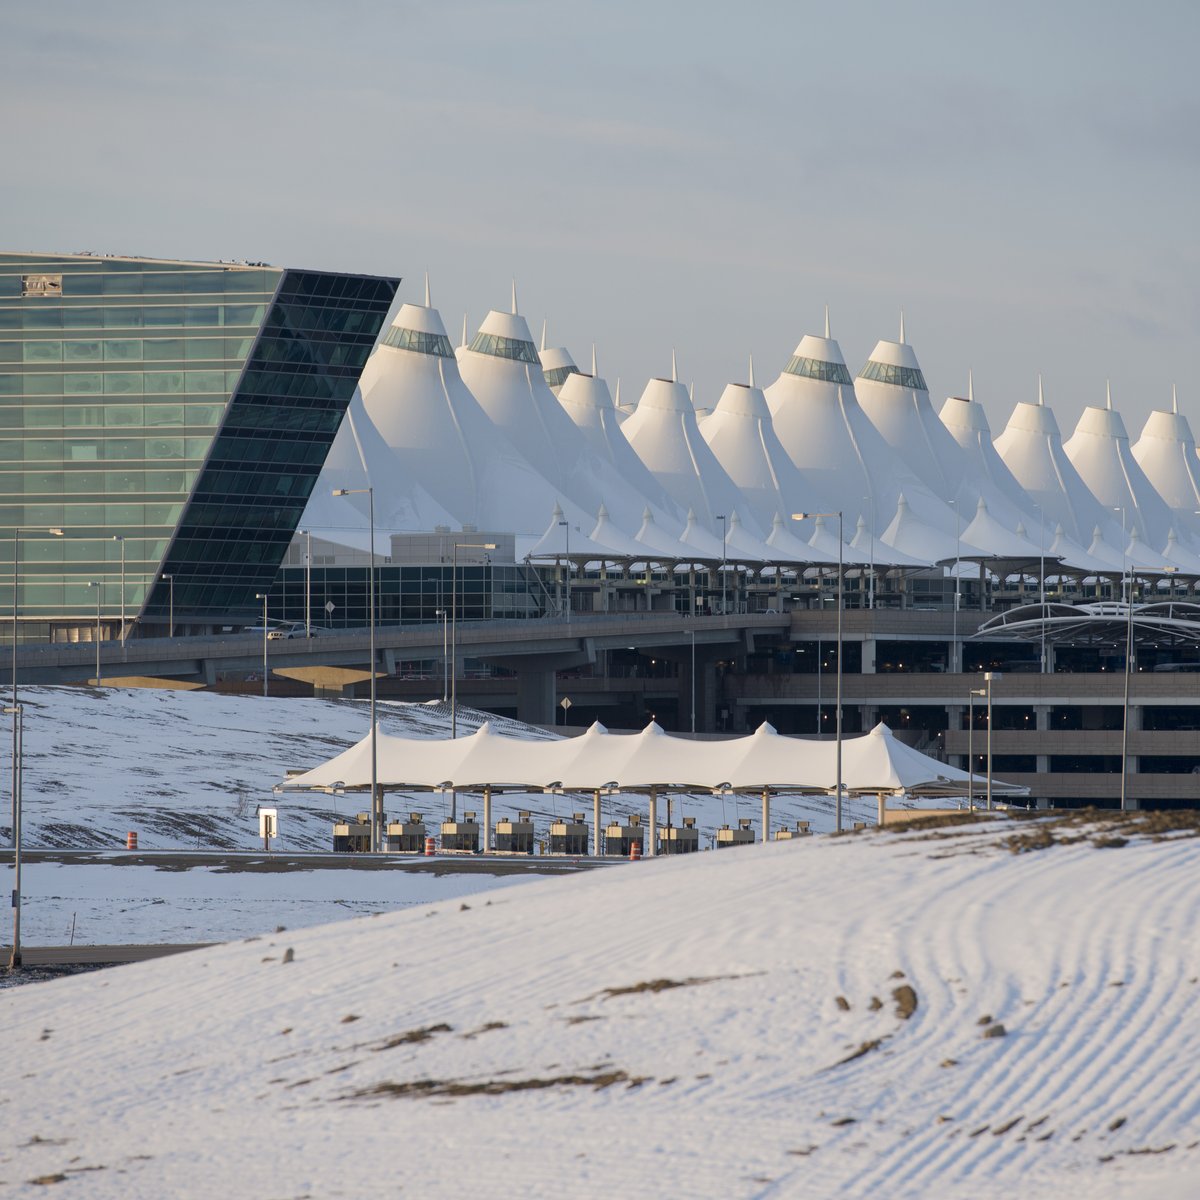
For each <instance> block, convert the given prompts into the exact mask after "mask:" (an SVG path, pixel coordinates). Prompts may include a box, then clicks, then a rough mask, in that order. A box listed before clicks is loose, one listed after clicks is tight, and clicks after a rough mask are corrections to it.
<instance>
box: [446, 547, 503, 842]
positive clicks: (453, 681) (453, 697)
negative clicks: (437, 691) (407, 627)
mask: <svg viewBox="0 0 1200 1200" xmlns="http://www.w3.org/2000/svg"><path fill="white" fill-rule="evenodd" d="M460 548H461V549H463V550H495V548H496V543H495V542H455V543H454V548H453V550H452V551H451V554H450V736H451V737H452V738H457V737H458V552H459V549H460ZM457 816H458V793H457V792H455V791H452V792H451V793H450V820H452V821H453V820H455V819H456V818H457Z"/></svg>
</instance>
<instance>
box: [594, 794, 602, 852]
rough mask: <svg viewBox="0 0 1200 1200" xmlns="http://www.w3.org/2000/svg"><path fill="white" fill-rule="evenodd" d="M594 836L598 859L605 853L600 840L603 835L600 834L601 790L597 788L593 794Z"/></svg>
mask: <svg viewBox="0 0 1200 1200" xmlns="http://www.w3.org/2000/svg"><path fill="white" fill-rule="evenodd" d="M592 836H593V837H594V838H595V841H596V857H597V858H599V857H600V855H602V854H603V853H604V849H603V847H602V846H601V845H600V839H601V837H603V834H602V833H601V832H600V789H599V788H597V789H596V790H595V791H594V792H593V793H592Z"/></svg>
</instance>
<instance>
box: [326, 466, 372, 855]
mask: <svg viewBox="0 0 1200 1200" xmlns="http://www.w3.org/2000/svg"><path fill="white" fill-rule="evenodd" d="M333 494H334V495H335V496H361V495H364V494H365V495H366V497H367V521H368V524H369V526H370V530H371V558H370V570H369V572H368V575H367V584H368V587H369V589H370V593H371V595H370V603H369V604H368V606H367V610H368V619H369V620H370V623H371V633H370V654H371V850H372V852H373V853H375V854H378V853H379V851H380V850H382V849H383V796H382V795H381V794H380V792H379V773H378V761H377V753H376V752H377V747H376V735H375V675H376V671H375V489H374V488H373V487H370V486H368V487H365V488H335V489H334V492H333Z"/></svg>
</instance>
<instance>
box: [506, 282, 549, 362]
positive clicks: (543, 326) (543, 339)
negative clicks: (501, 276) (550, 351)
mask: <svg viewBox="0 0 1200 1200" xmlns="http://www.w3.org/2000/svg"><path fill="white" fill-rule="evenodd" d="M513 286H514V287H515V286H516V285H515V284H514V285H513ZM516 311H517V302H516V301H515V300H514V301H513V312H516ZM545 349H546V318H545V317H543V318H542V344H541V345H540V346H539V347H538V350H539V351H544V350H545Z"/></svg>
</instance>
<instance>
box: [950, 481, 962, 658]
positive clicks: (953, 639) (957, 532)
mask: <svg viewBox="0 0 1200 1200" xmlns="http://www.w3.org/2000/svg"><path fill="white" fill-rule="evenodd" d="M950 503H951V504H953V505H954V622H953V629H954V632H953V633H952V634H951V636H950V670H951V672H955V673H956V672H957V671H958V669H959V662H958V658H959V655H958V608H959V588H960V586H961V584H960V583H959V580H960V578H961V575H962V566H961V564H962V557H961V556H962V513H961V512H960V510H959V507H958V500H957V499H955V500H951V501H950Z"/></svg>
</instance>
